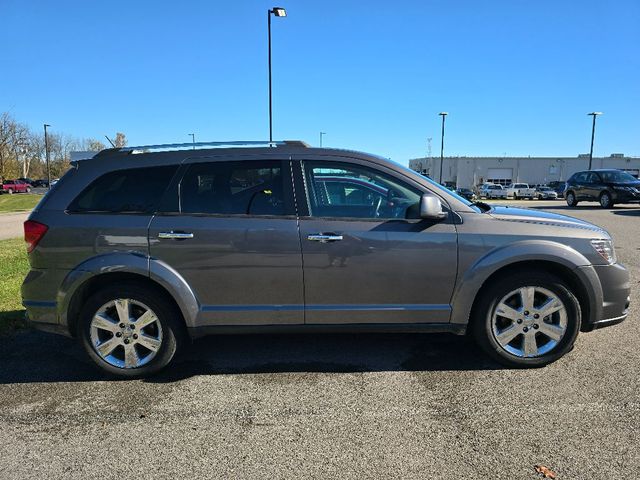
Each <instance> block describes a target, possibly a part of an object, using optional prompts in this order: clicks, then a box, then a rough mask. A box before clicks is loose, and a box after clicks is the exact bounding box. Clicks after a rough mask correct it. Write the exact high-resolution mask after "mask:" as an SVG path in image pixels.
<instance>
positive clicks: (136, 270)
mask: <svg viewBox="0 0 640 480" xmlns="http://www.w3.org/2000/svg"><path fill="white" fill-rule="evenodd" d="M109 273H131V274H135V275H140V276H142V277H145V278H150V279H151V280H153V281H155V282H156V283H158V284H159V285H161V286H162V287H163V288H164V289H165V290H167V291H168V292H169V294H170V295H171V296H172V297H173V299H174V300H175V302H176V303H177V304H178V307H179V308H180V310H181V312H182V314H183V316H184V319H185V322H186V326H187V327H191V326H193V325H194V324H195V321H196V317H197V315H198V312H199V304H198V301H197V300H196V297H195V295H194V293H193V291H192V290H191V289H190V288H189V286H188V285H187V283H186V282H185V281H184V279H183V278H182V277H181V276H180V275H179V274H178V272H176V271H175V270H173V269H172V268H171V267H169V266H167V265H165V264H163V263H162V262H159V261H157V260H153V259H149V258H148V257H147V256H146V255H143V254H140V253H136V252H113V253H107V254H104V255H99V256H96V257H93V258H90V259H88V260H86V261H85V262H83V263H81V264H80V265H78V266H77V267H76V268H74V269H73V270H71V271H70V272H69V273H68V274H67V276H66V277H65V279H64V280H63V282H62V284H61V286H60V289H59V290H58V293H57V298H56V300H57V301H56V304H57V315H58V318H59V321H60V323H61V324H62V325H68V324H69V322H68V319H67V316H68V312H69V306H70V303H71V299H72V298H73V296H74V294H75V293H76V292H77V291H78V289H79V288H80V287H81V286H82V285H83V284H84V283H85V282H87V281H88V280H91V279H92V278H95V277H97V276H99V275H104V274H109Z"/></svg>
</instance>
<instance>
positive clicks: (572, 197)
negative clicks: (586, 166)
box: [565, 192, 578, 207]
mask: <svg viewBox="0 0 640 480" xmlns="http://www.w3.org/2000/svg"><path fill="white" fill-rule="evenodd" d="M565 200H566V201H567V205H569V206H570V207H575V206H577V205H578V200H577V199H576V194H575V193H573V192H567V195H566V196H565Z"/></svg>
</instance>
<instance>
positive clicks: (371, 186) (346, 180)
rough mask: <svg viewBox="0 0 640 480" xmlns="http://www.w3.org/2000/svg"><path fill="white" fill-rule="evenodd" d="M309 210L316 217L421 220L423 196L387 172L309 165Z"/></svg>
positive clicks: (306, 166)
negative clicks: (420, 210) (419, 218)
mask: <svg viewBox="0 0 640 480" xmlns="http://www.w3.org/2000/svg"><path fill="white" fill-rule="evenodd" d="M305 175H306V182H307V193H308V197H309V208H310V212H311V215H312V216H316V217H346V218H371V219H374V218H418V217H419V215H418V210H419V203H420V195H421V193H420V192H419V191H418V190H416V189H414V188H412V187H409V186H408V185H406V184H405V183H403V182H401V181H399V180H398V179H396V178H395V177H392V176H390V175H387V174H385V173H382V172H379V171H376V170H373V169H369V168H366V167H361V166H359V165H346V164H338V163H333V162H308V163H307V162H306V163H305Z"/></svg>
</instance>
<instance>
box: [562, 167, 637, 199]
mask: <svg viewBox="0 0 640 480" xmlns="http://www.w3.org/2000/svg"><path fill="white" fill-rule="evenodd" d="M564 196H565V199H566V200H567V205H569V206H570V207H575V206H576V205H578V202H581V201H585V200H586V201H592V202H600V206H602V208H611V207H613V206H614V205H615V204H616V203H640V180H638V179H637V178H635V177H633V176H632V175H630V174H628V173H627V172H623V171H622V170H587V171H584V172H576V173H574V174H573V175H572V176H571V178H570V179H569V180H567V185H566V187H565V193H564Z"/></svg>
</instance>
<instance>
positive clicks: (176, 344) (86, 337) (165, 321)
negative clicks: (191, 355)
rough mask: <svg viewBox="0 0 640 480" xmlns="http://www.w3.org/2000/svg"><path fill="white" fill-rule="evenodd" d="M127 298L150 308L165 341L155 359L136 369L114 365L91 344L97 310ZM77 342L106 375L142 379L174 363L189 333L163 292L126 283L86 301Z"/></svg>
mask: <svg viewBox="0 0 640 480" xmlns="http://www.w3.org/2000/svg"><path fill="white" fill-rule="evenodd" d="M120 298H127V299H131V300H135V301H137V302H141V303H143V304H144V305H146V306H148V307H149V308H150V309H151V310H152V311H153V313H155V316H156V317H157V319H158V322H159V323H160V326H161V328H162V342H161V345H160V347H159V349H158V351H157V353H156V354H155V356H154V357H153V358H152V359H151V360H150V361H149V362H148V363H146V364H144V365H142V366H140V367H136V368H124V367H118V366H114V365H112V364H110V363H108V362H107V361H106V360H104V359H103V358H102V357H101V356H100V355H99V354H98V353H97V352H96V350H95V349H94V347H93V345H92V341H91V321H92V319H93V317H94V315H95V314H96V312H98V310H99V309H100V308H101V307H102V306H103V305H105V304H107V303H108V302H110V301H112V300H115V299H120ZM77 334H78V339H79V341H80V343H81V344H82V346H83V347H84V349H85V351H86V352H87V354H88V356H89V358H91V360H93V362H94V363H95V364H96V365H97V366H98V367H99V368H100V369H101V370H102V371H104V372H106V373H108V374H110V375H114V376H117V377H122V378H142V377H148V376H151V375H153V374H156V373H158V372H159V371H160V370H162V369H163V368H165V367H166V366H167V365H169V363H170V362H171V361H172V360H173V358H174V357H175V355H176V353H177V352H178V351H179V350H180V348H181V347H182V346H183V345H184V343H185V340H186V333H185V329H184V323H183V319H182V315H181V314H180V312H179V311H178V310H177V308H176V307H175V305H174V304H173V303H172V302H170V301H169V300H168V299H167V297H166V294H164V292H162V291H160V290H158V289H154V288H149V287H146V286H143V285H139V284H136V283H123V284H120V285H114V286H109V287H106V288H104V289H102V290H100V291H98V292H96V293H95V294H93V295H92V296H91V297H89V299H88V300H87V301H86V302H85V304H84V306H83V308H82V311H81V314H80V321H79V322H78V331H77Z"/></svg>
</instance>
